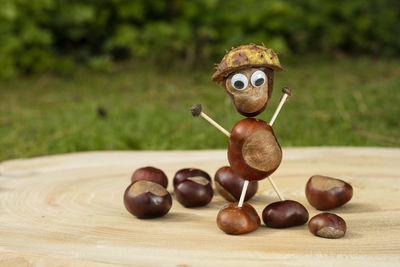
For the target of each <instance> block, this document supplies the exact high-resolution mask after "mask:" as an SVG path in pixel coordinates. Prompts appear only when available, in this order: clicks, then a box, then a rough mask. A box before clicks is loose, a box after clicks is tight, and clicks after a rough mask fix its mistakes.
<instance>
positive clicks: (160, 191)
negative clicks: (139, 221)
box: [124, 180, 172, 219]
mask: <svg viewBox="0 0 400 267" xmlns="http://www.w3.org/2000/svg"><path fill="white" fill-rule="evenodd" d="M124 204H125V207H126V209H127V210H128V211H129V212H130V213H132V214H133V215H135V216H136V217H138V218H143V219H146V218H155V217H161V216H164V215H165V214H167V213H168V211H169V210H170V209H171V206H172V198H171V195H170V194H169V193H168V191H167V190H166V189H165V188H164V187H163V186H161V185H159V184H157V183H153V182H150V181H144V180H142V181H138V182H136V183H134V184H131V185H130V186H128V188H127V189H126V190H125V193H124Z"/></svg>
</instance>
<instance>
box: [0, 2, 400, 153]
mask: <svg viewBox="0 0 400 267" xmlns="http://www.w3.org/2000/svg"><path fill="white" fill-rule="evenodd" d="M399 15H400V8H399V5H398V4H397V1H390V0H383V1H359V0H355V1H341V0H338V1H311V0H309V1H305V0H302V1H301V0H288V1H283V0H280V1H278V0H275V1H253V0H245V1H215V0H203V1H200V0H196V1H123V0H107V1H106V0H97V1H94V0H93V1H77V0H75V1H62V0H58V1H57V0H36V1H23V0H3V1H2V8H1V9H0V78H1V80H2V81H0V160H6V159H12V158H19V157H31V156H37V155H46V154H55V153H66V152H73V151H86V150H129V149H154V150H159V149H214V148H222V149H223V148H226V147H227V138H226V137H225V136H224V135H222V134H221V133H220V132H218V131H217V130H216V129H215V128H213V127H212V126H210V125H208V124H207V123H206V122H205V121H204V120H202V119H201V118H193V117H191V115H190V113H189V109H190V107H191V106H192V105H193V104H195V103H202V104H203V107H204V111H205V112H206V113H207V114H208V115H209V116H211V117H212V118H214V119H215V120H216V121H218V122H219V123H220V124H221V125H223V126H224V127H225V128H226V129H228V130H230V129H231V128H232V127H233V125H234V124H235V123H236V122H237V121H238V120H240V119H242V118H243V117H242V116H240V115H239V114H237V112H236V111H235V110H234V108H233V105H232V103H231V102H230V99H229V98H228V97H227V95H226V94H225V93H224V92H223V89H222V88H221V86H220V85H218V84H214V83H212V82H211V80H210V77H211V74H212V73H213V71H214V65H213V64H214V63H218V62H219V61H220V60H221V58H222V57H223V55H224V54H225V49H230V48H231V47H232V46H237V45H240V44H246V43H250V42H254V43H257V44H261V43H264V44H265V45H266V46H267V47H269V48H273V49H274V50H275V51H276V52H278V53H279V58H280V61H281V64H282V66H283V67H284V68H285V70H286V71H285V72H282V73H276V75H275V85H274V87H275V90H274V93H273V99H272V101H271V102H270V106H269V107H268V108H267V110H266V111H265V112H264V113H262V114H261V115H259V116H258V118H260V119H263V120H266V121H268V120H269V119H270V118H271V116H272V113H273V111H274V109H275V108H276V106H277V104H278V102H279V99H280V97H281V95H282V93H281V92H280V89H281V88H282V86H284V85H287V86H289V87H291V89H292V92H293V96H292V98H291V99H290V101H289V102H288V103H287V104H285V106H284V107H283V110H282V112H281V114H280V115H279V117H278V119H277V121H276V124H275V125H274V129H275V133H276V135H277V138H278V140H279V142H280V144H281V145H283V146H352V145H355V146H399V145H400V133H399V117H400V116H399V115H400V108H399V102H400V64H399V63H400V61H399V55H400V32H399V31H400V20H399V19H398V18H399V17H400V16H399Z"/></svg>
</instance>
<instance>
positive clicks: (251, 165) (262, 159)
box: [228, 118, 282, 181]
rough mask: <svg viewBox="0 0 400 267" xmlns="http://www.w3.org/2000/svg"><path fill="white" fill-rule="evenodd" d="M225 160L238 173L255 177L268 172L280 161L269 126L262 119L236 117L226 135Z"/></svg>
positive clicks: (275, 167)
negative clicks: (227, 139) (237, 119)
mask: <svg viewBox="0 0 400 267" xmlns="http://www.w3.org/2000/svg"><path fill="white" fill-rule="evenodd" d="M228 160H229V163H230V165H231V168H232V170H233V172H234V173H236V174H237V175H238V176H239V177H241V178H243V179H245V180H249V181H257V180H261V179H264V178H265V177H267V176H269V175H271V174H272V173H273V172H274V171H275V170H276V169H277V168H278V167H279V165H280V163H281V161H282V150H281V147H280V145H279V144H278V141H277V140H276V138H275V134H274V131H273V130H272V127H271V126H270V125H269V124H268V123H266V122H265V121H262V120H258V119H253V118H247V119H243V120H241V121H239V122H238V123H236V125H235V126H234V127H233V129H232V133H231V135H230V137H229V146H228Z"/></svg>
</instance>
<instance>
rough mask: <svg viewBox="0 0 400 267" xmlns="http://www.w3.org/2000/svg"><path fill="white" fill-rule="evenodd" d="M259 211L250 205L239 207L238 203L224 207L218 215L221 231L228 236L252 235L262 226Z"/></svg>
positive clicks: (244, 204) (245, 204)
mask: <svg viewBox="0 0 400 267" xmlns="http://www.w3.org/2000/svg"><path fill="white" fill-rule="evenodd" d="M260 222H261V220H260V217H259V216H258V214H257V211H256V210H255V209H254V208H253V207H252V206H251V205H250V204H248V203H243V206H242V207H238V202H234V203H231V204H229V205H226V206H225V207H223V208H222V209H221V210H220V211H219V212H218V215H217V225H218V227H219V229H221V230H222V231H224V232H225V233H227V234H231V235H240V234H246V233H250V232H252V231H254V230H256V229H257V228H258V226H260Z"/></svg>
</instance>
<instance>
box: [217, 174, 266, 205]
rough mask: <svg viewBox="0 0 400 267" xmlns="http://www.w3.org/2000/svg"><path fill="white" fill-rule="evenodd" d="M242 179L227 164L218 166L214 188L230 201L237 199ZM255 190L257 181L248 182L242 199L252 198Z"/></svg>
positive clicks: (240, 190)
mask: <svg viewBox="0 0 400 267" xmlns="http://www.w3.org/2000/svg"><path fill="white" fill-rule="evenodd" d="M244 181H245V180H244V179H242V178H240V177H239V176H237V175H236V174H235V173H234V172H233V171H232V168H231V167H229V166H224V167H221V168H219V169H218V170H217V172H216V173H215V176H214V183H215V188H216V189H217V191H218V193H219V194H220V195H221V196H223V197H224V198H225V199H226V200H228V201H231V202H235V201H239V199H240V194H241V193H242V189H243V184H244ZM257 190H258V182H257V181H252V182H250V183H249V185H248V187H247V191H246V195H245V197H244V201H247V200H249V199H250V198H252V197H253V196H254V195H255V194H256V193H257Z"/></svg>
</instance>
